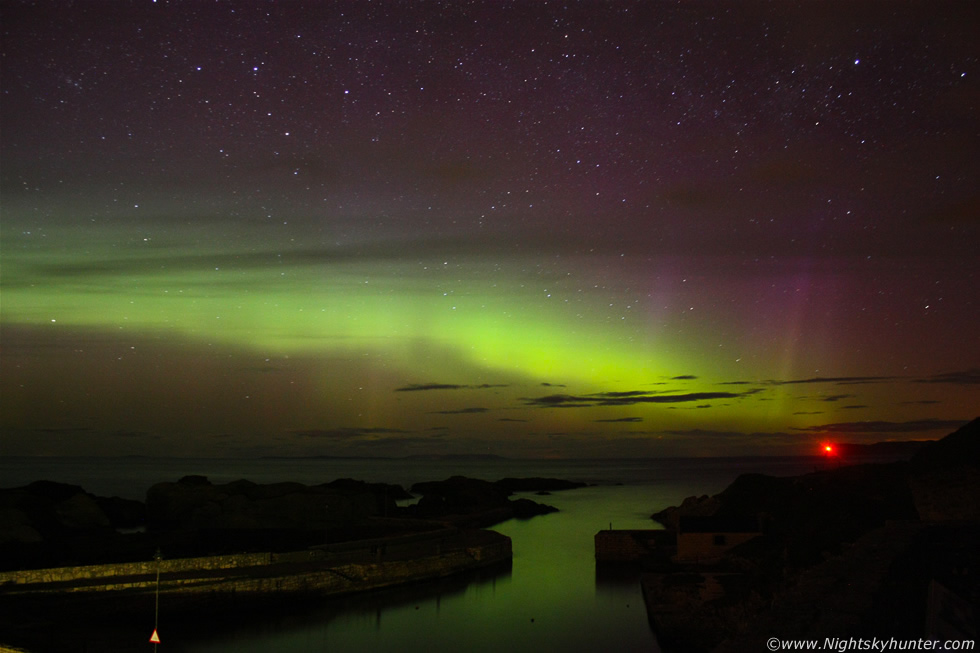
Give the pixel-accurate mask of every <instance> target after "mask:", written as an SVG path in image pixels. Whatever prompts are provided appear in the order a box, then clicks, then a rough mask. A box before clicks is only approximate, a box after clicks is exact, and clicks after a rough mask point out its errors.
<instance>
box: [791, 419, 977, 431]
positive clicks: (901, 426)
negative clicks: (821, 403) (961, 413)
mask: <svg viewBox="0 0 980 653" xmlns="http://www.w3.org/2000/svg"><path fill="white" fill-rule="evenodd" d="M966 423H967V420H948V419H920V420H912V421H908V422H880V421H879V422H874V421H869V422H838V423H835V424H820V425H818V426H807V427H804V428H794V429H793V430H794V431H803V432H805V433H916V432H919V431H939V430H943V431H953V430H956V429H958V428H959V427H961V426H963V425H964V424H966Z"/></svg>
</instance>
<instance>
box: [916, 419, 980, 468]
mask: <svg viewBox="0 0 980 653" xmlns="http://www.w3.org/2000/svg"><path fill="white" fill-rule="evenodd" d="M911 463H912V466H913V467H914V468H915V469H916V470H926V469H937V468H942V469H948V468H950V467H963V466H972V467H977V466H980V417H978V418H976V419H974V420H973V421H972V422H970V423H968V424H965V425H964V426H962V427H960V428H959V429H957V430H956V431H954V432H953V433H950V434H949V435H947V436H946V437H944V438H943V439H941V440H938V441H936V442H932V443H930V444H928V445H927V446H926V447H924V448H923V449H922V450H921V451H919V453H917V454H916V455H915V456H913V457H912V460H911Z"/></svg>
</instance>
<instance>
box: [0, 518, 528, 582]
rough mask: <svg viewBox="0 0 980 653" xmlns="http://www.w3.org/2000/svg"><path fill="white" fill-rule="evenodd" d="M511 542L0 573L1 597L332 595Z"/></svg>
mask: <svg viewBox="0 0 980 653" xmlns="http://www.w3.org/2000/svg"><path fill="white" fill-rule="evenodd" d="M511 556H512V550H511V541H510V538H508V537H506V536H504V535H500V534H499V533H495V532H493V531H484V530H457V529H451V528H450V529H445V530H440V531H436V532H429V533H416V534H412V535H404V536H397V537H388V538H377V539H373V540H362V541H358V542H346V543H342V544H335V545H324V546H320V547H315V548H310V549H306V550H302V551H291V552H285V553H271V552H266V553H243V554H236V555H222V556H204V557H195V558H180V559H172V560H159V561H157V560H150V561H145V562H136V563H122V564H107V565H86V566H77V567H58V568H51V569H30V570H20V571H10V572H2V573H0V597H2V596H4V595H6V596H8V597H15V596H33V597H38V598H40V597H44V596H67V595H72V594H76V593H87V594H98V595H100V596H103V597H108V596H119V597H123V596H127V597H128V596H131V595H133V594H144V593H147V592H155V591H156V590H157V587H158V581H157V577H158V574H159V591H160V593H161V594H167V595H182V594H183V595H200V594H210V595H227V596H236V595H244V596H262V595H282V594H291V593H302V594H315V595H319V596H334V595H341V594H348V593H353V592H361V591H367V590H372V589H380V588H383V587H389V586H394V585H399V584H403V583H410V582H416V581H421V580H428V579H432V578H439V577H444V576H448V575H452V574H455V573H460V572H463V571H467V570H470V569H476V568H479V567H484V566H488V565H491V564H495V563H500V562H504V561H508V560H510V559H511Z"/></svg>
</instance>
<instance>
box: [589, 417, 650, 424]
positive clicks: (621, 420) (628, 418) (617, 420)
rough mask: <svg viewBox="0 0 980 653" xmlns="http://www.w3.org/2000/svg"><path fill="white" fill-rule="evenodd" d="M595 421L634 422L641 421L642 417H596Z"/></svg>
mask: <svg viewBox="0 0 980 653" xmlns="http://www.w3.org/2000/svg"><path fill="white" fill-rule="evenodd" d="M595 421H596V422H629V423H635V422H642V421H643V418H642V417H619V418H617V419H597V420H595Z"/></svg>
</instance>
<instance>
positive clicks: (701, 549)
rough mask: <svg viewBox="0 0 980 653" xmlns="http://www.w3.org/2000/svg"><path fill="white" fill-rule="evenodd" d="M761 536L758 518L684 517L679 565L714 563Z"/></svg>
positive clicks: (679, 538)
mask: <svg viewBox="0 0 980 653" xmlns="http://www.w3.org/2000/svg"><path fill="white" fill-rule="evenodd" d="M761 534H762V529H761V528H760V527H759V520H758V519H756V518H755V517H700V516H697V517H696V516H693V515H682V516H681V517H680V519H679V521H678V524H677V555H676V556H675V558H674V559H675V560H676V561H677V562H711V561H713V560H717V559H718V558H720V557H721V556H722V555H723V554H724V553H725V552H726V551H728V550H729V549H731V548H732V547H734V546H737V545H739V544H741V543H742V542H748V541H749V540H751V539H752V538H754V537H757V536H759V535H761Z"/></svg>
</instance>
